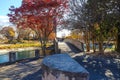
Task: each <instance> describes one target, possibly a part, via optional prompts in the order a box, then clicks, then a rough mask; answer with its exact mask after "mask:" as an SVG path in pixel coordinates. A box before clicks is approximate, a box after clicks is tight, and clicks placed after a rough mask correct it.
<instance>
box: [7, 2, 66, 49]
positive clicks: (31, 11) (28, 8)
mask: <svg viewBox="0 0 120 80" xmlns="http://www.w3.org/2000/svg"><path fill="white" fill-rule="evenodd" d="M67 3H68V0H23V1H22V5H21V6H20V7H19V8H15V7H14V6H11V7H10V9H9V10H10V11H11V13H10V14H8V16H9V17H10V18H9V20H10V22H12V23H13V24H16V26H17V27H18V28H28V27H29V28H31V29H32V30H34V31H35V32H36V34H37V35H38V36H39V40H40V42H41V45H43V47H45V45H46V43H47V40H48V37H49V35H50V34H51V32H53V31H54V30H55V29H56V26H57V25H58V24H59V23H60V18H61V17H62V15H63V14H64V12H65V11H66V10H67Z"/></svg>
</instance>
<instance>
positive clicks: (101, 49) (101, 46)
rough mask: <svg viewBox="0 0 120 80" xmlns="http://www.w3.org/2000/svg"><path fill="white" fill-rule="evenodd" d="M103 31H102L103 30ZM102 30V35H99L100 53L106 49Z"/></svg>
mask: <svg viewBox="0 0 120 80" xmlns="http://www.w3.org/2000/svg"><path fill="white" fill-rule="evenodd" d="M101 32H102V31H101ZM101 32H100V36H99V42H98V44H99V53H100V54H101V53H104V50H103V38H102V33H101Z"/></svg>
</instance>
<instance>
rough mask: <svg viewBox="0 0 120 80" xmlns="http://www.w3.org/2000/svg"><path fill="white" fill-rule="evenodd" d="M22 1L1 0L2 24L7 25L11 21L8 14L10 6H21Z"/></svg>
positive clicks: (0, 14)
mask: <svg viewBox="0 0 120 80" xmlns="http://www.w3.org/2000/svg"><path fill="white" fill-rule="evenodd" d="M21 2H22V0H0V25H7V24H8V23H9V20H8V19H9V18H8V17H7V14H8V13H9V8H10V6H12V5H14V6H15V7H19V6H20V5H21Z"/></svg>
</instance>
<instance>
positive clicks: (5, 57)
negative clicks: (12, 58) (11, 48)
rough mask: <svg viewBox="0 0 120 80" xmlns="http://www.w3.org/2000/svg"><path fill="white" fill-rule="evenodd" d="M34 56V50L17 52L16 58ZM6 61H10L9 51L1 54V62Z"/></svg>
mask: <svg viewBox="0 0 120 80" xmlns="http://www.w3.org/2000/svg"><path fill="white" fill-rule="evenodd" d="M33 57H35V51H34V50H29V51H20V52H16V60H21V59H26V58H33ZM5 62H9V54H8V53H6V54H3V55H0V63H5Z"/></svg>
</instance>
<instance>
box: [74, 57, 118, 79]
mask: <svg viewBox="0 0 120 80" xmlns="http://www.w3.org/2000/svg"><path fill="white" fill-rule="evenodd" d="M73 59H75V60H76V61H77V62H78V63H79V64H80V65H81V66H83V67H84V68H86V69H87V71H88V72H89V73H90V79H89V80H120V74H119V73H120V62H119V60H116V59H110V58H102V57H91V56H89V55H83V56H76V57H75V58H73Z"/></svg>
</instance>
